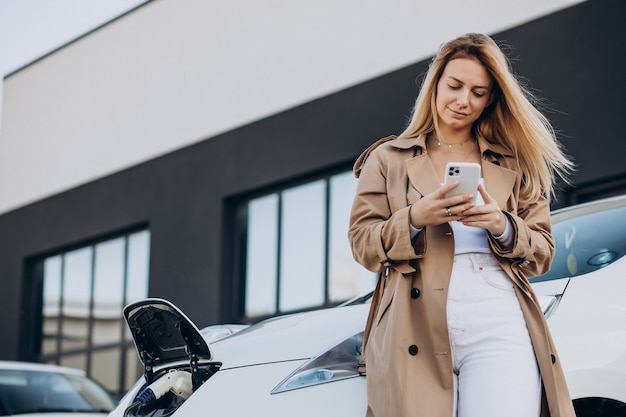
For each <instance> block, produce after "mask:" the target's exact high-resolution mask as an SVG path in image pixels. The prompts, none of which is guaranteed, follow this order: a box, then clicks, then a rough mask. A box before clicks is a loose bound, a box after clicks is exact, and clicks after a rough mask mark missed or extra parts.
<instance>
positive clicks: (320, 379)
mask: <svg viewBox="0 0 626 417" xmlns="http://www.w3.org/2000/svg"><path fill="white" fill-rule="evenodd" d="M362 344H363V332H361V333H358V334H355V335H354V336H352V337H350V338H348V339H346V340H344V341H343V342H341V343H340V344H338V345H337V346H335V347H333V348H331V349H330V350H328V351H326V352H324V353H322V354H321V355H319V356H316V357H315V358H313V359H311V360H309V361H307V362H306V363H304V364H303V365H301V366H300V367H299V368H298V369H296V370H295V371H293V372H292V373H291V374H289V376H287V378H285V379H283V380H282V381H281V383H280V384H278V385H277V386H276V387H275V388H274V389H273V390H272V392H271V393H272V394H278V393H280V392H285V391H291V390H294V389H298V388H305V387H310V386H313V385H319V384H324V383H327V382H334V381H340V380H342V379H347V378H354V377H357V376H359V371H358V367H359V360H360V359H361V346H362Z"/></svg>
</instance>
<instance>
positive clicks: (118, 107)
mask: <svg viewBox="0 0 626 417" xmlns="http://www.w3.org/2000/svg"><path fill="white" fill-rule="evenodd" d="M579 2H580V0H526V1H524V2H521V1H519V0H473V1H471V2H468V1H464V0H428V1H416V0H388V1H381V0H340V1H338V0H315V1H312V0H302V1H284V0H230V1H219V2H218V1H207V0H155V1H152V2H150V3H148V4H146V5H144V6H143V7H141V8H139V9H137V10H136V11H135V12H133V13H131V14H129V15H126V16H124V17H123V18H121V19H118V20H116V21H113V22H112V23H110V24H109V25H107V26H105V27H103V28H101V29H100V30H97V31H95V32H93V33H91V34H89V35H88V36H86V37H83V38H81V39H79V40H77V41H75V42H73V43H71V44H69V45H67V46H66V47H64V48H62V49H60V50H58V51H56V52H55V53H53V54H51V55H49V56H47V57H45V58H44V59H42V60H40V61H37V62H35V63H34V64H32V65H30V66H27V67H25V68H24V69H22V70H20V71H18V72H16V73H14V74H12V75H11V76H9V77H8V78H7V79H5V85H4V104H3V115H2V117H3V118H2V125H1V129H2V130H1V132H0V213H2V212H6V211H9V210H11V209H14V208H17V207H20V206H23V205H26V204H28V203H31V202H34V201H37V200H39V199H42V198H44V197H46V196H50V195H53V194H56V193H58V192H61V191H64V190H67V189H69V188H72V187H75V186H77V185H80V184H83V183H85V182H88V181H91V180H94V179H97V178H99V177H102V176H105V175H108V174H111V173H114V172H116V171H119V170H122V169H124V168H128V167H130V166H133V165H135V164H138V163H140V162H143V161H146V160H148V159H151V158H154V157H156V156H159V155H162V154H165V153H168V152H171V151H173V150H175V149H178V148H181V147H184V146H187V145H190V144H193V143H195V142H197V141H200V140H204V139H207V138H210V137H212V136H215V135H216V134H218V133H221V132H224V131H228V130H230V129H233V128H235V127H237V126H240V125H242V124H245V123H249V122H252V121H254V120H258V119H260V118H263V117H266V116H269V115H271V114H275V113H277V112H280V111H282V110H285V109H289V108H291V107H293V106H295V105H298V104H301V103H304V102H307V101H310V100H312V99H314V98H317V97H321V96H324V95H327V94H329V93H332V92H335V91H338V90H341V89H343V88H346V87H348V86H351V85H354V84H356V83H359V82H362V81H365V80H368V79H371V78H373V77H375V76H378V75H381V74H384V73H386V72H389V71H391V70H394V69H397V68H400V67H403V66H406V65H409V64H412V63H414V62H417V61H420V60H422V59H424V58H425V57H427V56H429V55H431V54H433V53H434V52H435V51H436V49H437V47H438V46H439V45H440V44H441V43H442V42H443V41H445V40H448V39H450V38H452V37H454V36H457V35H460V34H462V33H465V32H469V31H477V32H485V33H494V32H498V31H501V30H504V29H507V28H510V27H513V26H517V25H519V24H521V23H524V22H526V21H528V20H532V19H534V18H536V17H539V16H542V15H545V14H547V13H549V12H553V11H557V10H559V9H562V8H564V7H568V6H570V5H573V4H575V3H579ZM522 59H523V57H522ZM417 75H418V74H416V76H417ZM390 133H393V132H390Z"/></svg>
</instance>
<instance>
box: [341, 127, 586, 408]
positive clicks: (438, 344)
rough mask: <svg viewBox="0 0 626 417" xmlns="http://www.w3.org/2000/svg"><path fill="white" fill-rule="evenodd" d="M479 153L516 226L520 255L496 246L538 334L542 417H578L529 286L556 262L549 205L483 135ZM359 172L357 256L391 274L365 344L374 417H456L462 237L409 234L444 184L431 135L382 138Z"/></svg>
mask: <svg viewBox="0 0 626 417" xmlns="http://www.w3.org/2000/svg"><path fill="white" fill-rule="evenodd" d="M479 147H480V151H481V155H482V173H483V177H484V179H485V185H486V188H487V191H488V192H489V194H490V195H491V196H492V197H493V198H494V199H495V200H496V201H497V202H498V205H499V206H500V208H501V209H502V210H503V211H504V212H505V213H506V215H507V216H508V217H509V218H510V219H511V221H512V224H513V226H514V229H515V243H514V246H513V249H512V250H509V251H505V250H503V249H502V248H500V247H499V246H498V243H497V242H496V241H495V240H490V242H489V244H490V246H491V248H492V251H493V253H494V254H495V256H496V258H497V259H498V261H499V263H500V265H501V266H502V268H503V269H504V270H505V271H506V273H507V274H508V275H509V277H510V278H511V280H512V281H513V282H514V285H515V289H516V293H517V296H518V298H519V301H520V304H521V307H522V310H523V312H524V317H525V319H526V323H527V326H528V329H529V332H530V335H531V339H532V342H533V346H534V350H535V354H536V356H537V360H538V363H539V368H540V371H541V376H542V380H543V387H544V390H543V391H544V392H543V394H544V395H543V398H542V413H541V416H542V417H547V416H551V417H573V416H575V414H574V410H573V407H572V402H571V399H570V397H569V393H568V389H567V385H566V382H565V377H564V375H563V370H562V368H561V364H560V361H559V357H558V355H557V352H556V350H555V347H554V343H553V341H552V338H551V336H550V332H549V330H548V326H547V324H546V321H545V318H544V316H543V313H542V310H541V307H540V305H539V302H538V301H537V297H536V296H535V294H534V292H533V290H532V288H531V286H530V284H529V282H528V279H527V278H528V277H530V276H533V275H537V274H542V273H545V272H546V271H547V270H548V269H549V267H550V264H551V261H552V256H553V254H554V240H553V238H552V236H551V225H550V217H549V216H550V212H549V210H550V209H549V203H548V201H547V200H546V199H542V200H540V201H524V198H523V196H522V195H520V176H519V175H517V174H516V172H515V171H514V170H513V159H512V155H511V154H510V152H508V151H506V150H505V149H504V148H503V147H501V146H499V145H494V144H490V143H488V142H487V141H486V140H484V139H482V138H480V139H479ZM354 171H355V175H356V176H357V177H359V183H358V188H357V193H356V197H355V200H354V204H353V207H352V212H351V216H350V229H349V239H350V243H351V245H352V251H353V254H354V257H355V259H356V260H357V261H358V262H359V263H360V264H362V265H363V266H364V267H366V268H367V269H369V270H371V271H382V273H381V278H380V279H379V282H378V285H377V288H376V291H375V294H374V299H373V301H372V305H371V308H370V314H369V318H368V321H367V327H366V334H365V338H364V340H365V342H364V344H363V355H362V357H363V359H362V366H361V371H362V373H363V374H365V370H366V372H367V398H368V411H367V415H368V416H375V417H385V416H388V417H408V416H415V417H451V416H452V407H453V379H452V358H451V355H450V342H449V336H448V330H447V321H446V301H447V295H448V284H449V282H450V275H451V270H452V261H453V257H454V237H453V236H452V229H451V226H450V225H449V224H448V223H444V224H442V225H439V226H428V227H426V228H425V229H424V230H422V232H420V233H419V234H418V235H417V237H416V238H415V239H414V240H413V241H411V238H410V234H409V233H410V232H409V230H410V228H409V224H410V223H409V206H410V205H411V204H413V203H414V202H415V201H417V200H418V199H419V198H421V197H422V196H424V195H426V194H429V193H431V192H433V191H435V190H436V189H437V188H438V187H439V185H440V179H439V178H437V176H436V174H435V170H434V166H433V165H432V163H431V162H430V159H429V158H428V156H427V154H426V150H425V138H424V137H423V136H420V137H418V138H412V139H396V138H395V137H393V136H391V137H388V138H384V139H381V140H379V141H378V142H376V143H375V144H373V145H372V146H370V147H369V148H368V149H367V150H366V151H365V152H364V153H363V154H362V155H361V156H360V157H359V159H358V160H357V161H356V163H355V166H354ZM366 365H367V367H366ZM508 389H516V388H515V387H514V386H511V387H508ZM493 395H497V393H493Z"/></svg>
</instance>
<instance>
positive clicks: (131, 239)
mask: <svg viewBox="0 0 626 417" xmlns="http://www.w3.org/2000/svg"><path fill="white" fill-rule="evenodd" d="M127 273H128V276H127V281H126V300H125V303H126V304H128V303H130V302H132V301H137V300H141V299H143V298H146V297H148V282H149V277H150V231H149V230H143V231H141V232H137V233H133V234H132V235H129V236H128V270H127Z"/></svg>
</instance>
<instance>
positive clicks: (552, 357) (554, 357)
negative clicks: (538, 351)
mask: <svg viewBox="0 0 626 417" xmlns="http://www.w3.org/2000/svg"><path fill="white" fill-rule="evenodd" d="M550 360H551V361H552V363H556V356H554V355H550Z"/></svg>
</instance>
